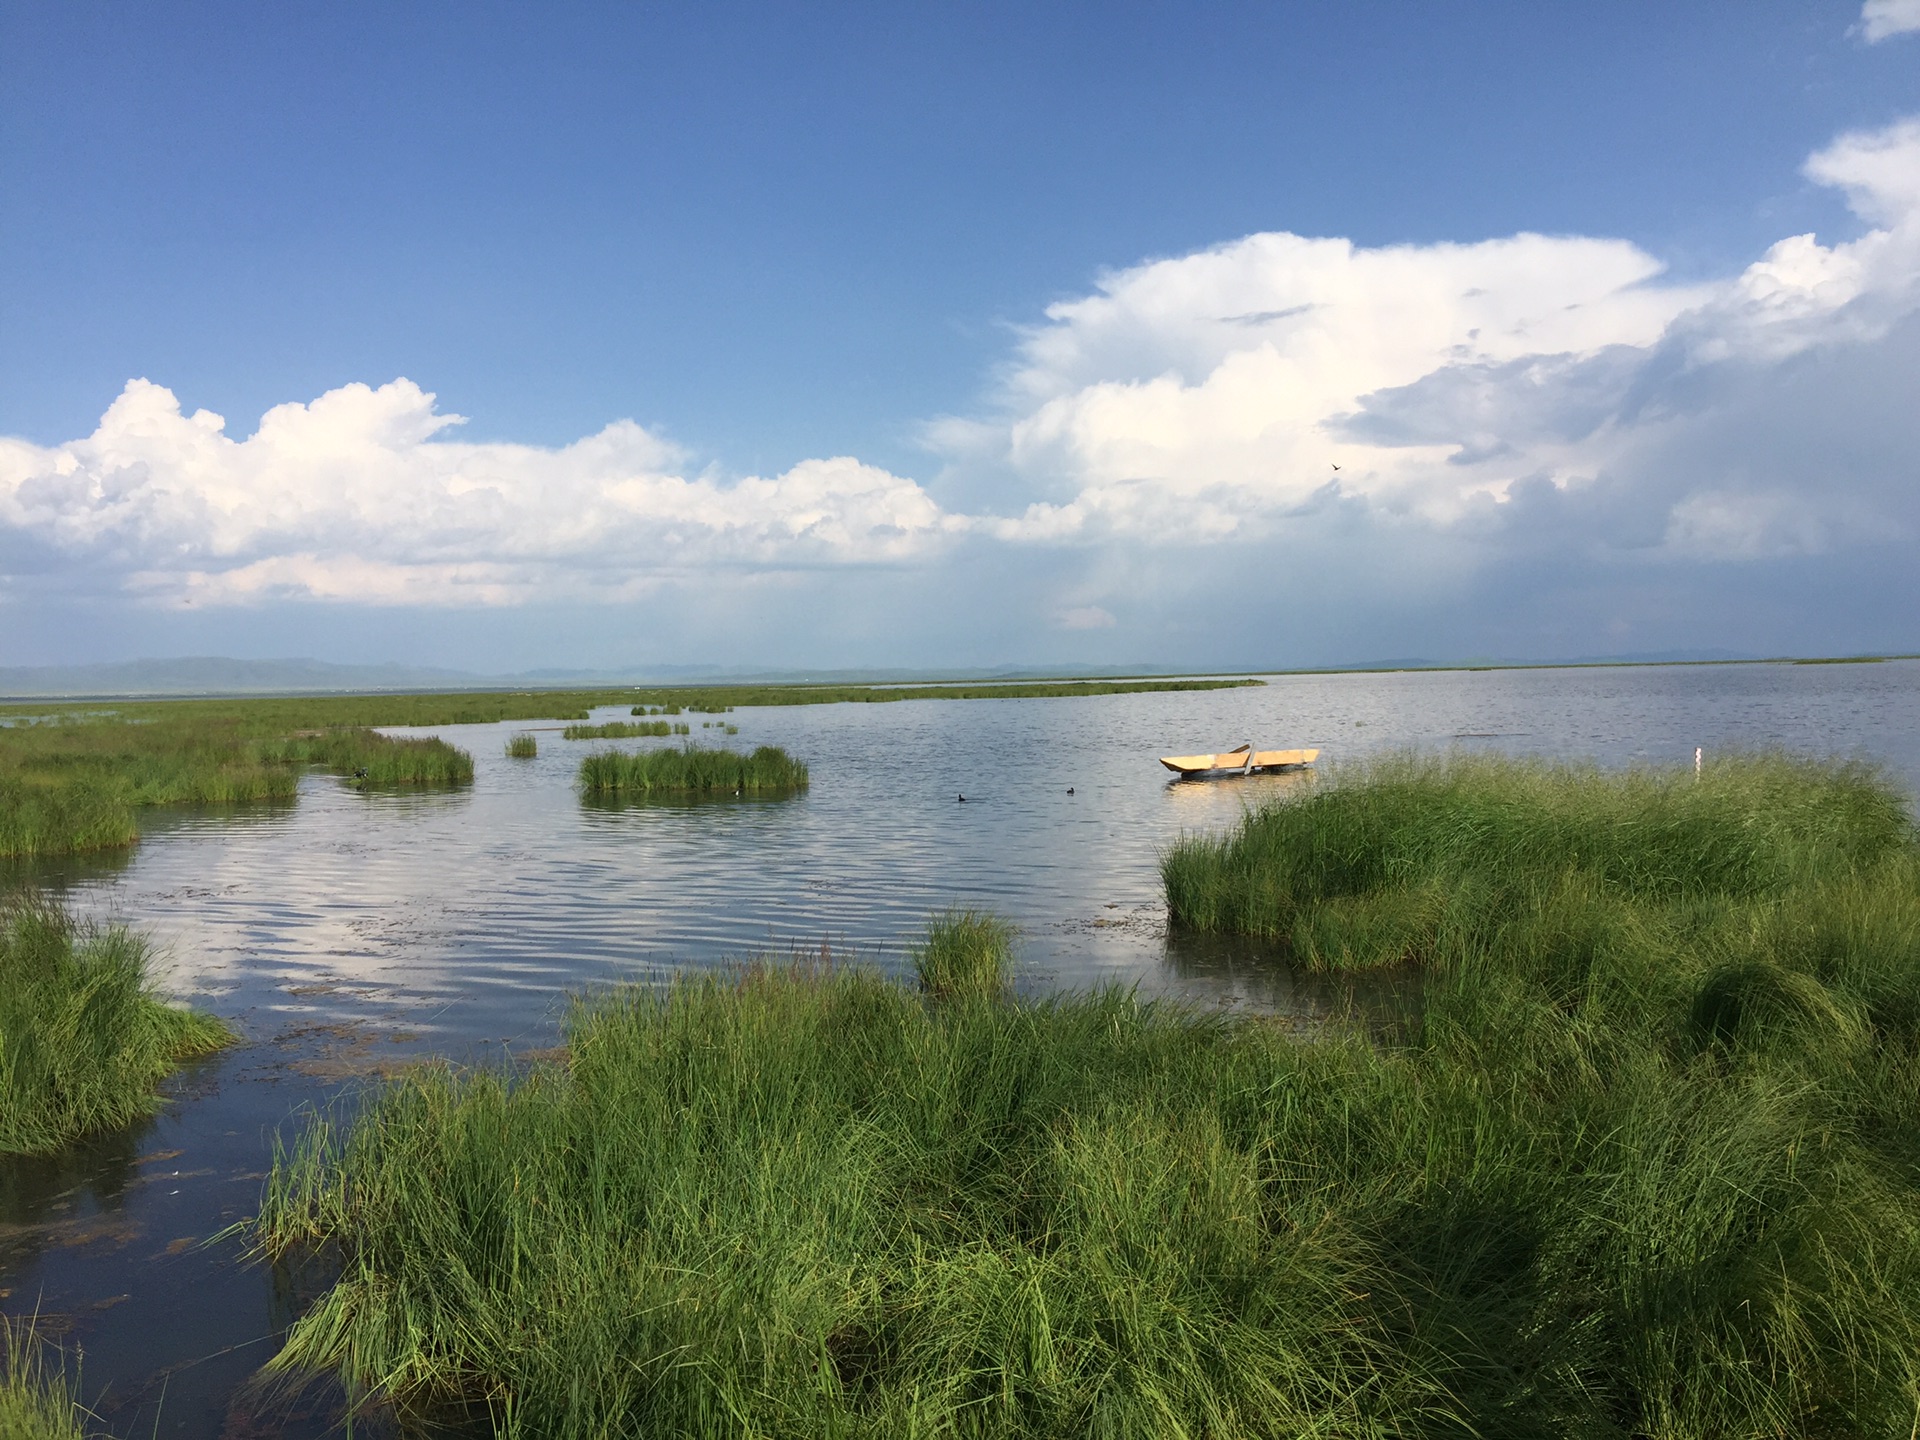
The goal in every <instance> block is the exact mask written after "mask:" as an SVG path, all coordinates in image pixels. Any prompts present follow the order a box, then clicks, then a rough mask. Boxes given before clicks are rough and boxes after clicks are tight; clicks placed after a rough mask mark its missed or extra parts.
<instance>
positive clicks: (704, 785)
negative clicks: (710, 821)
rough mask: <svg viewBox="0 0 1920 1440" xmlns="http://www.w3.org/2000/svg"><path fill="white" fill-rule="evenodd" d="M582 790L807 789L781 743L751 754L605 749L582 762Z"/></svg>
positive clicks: (803, 770) (692, 748) (798, 765)
mask: <svg viewBox="0 0 1920 1440" xmlns="http://www.w3.org/2000/svg"><path fill="white" fill-rule="evenodd" d="M580 786H581V789H583V790H584V791H586V793H588V794H590V795H615V794H618V795H711V794H731V793H738V794H743V795H770V794H792V793H794V792H795V791H799V790H804V789H806V788H807V767H806V764H805V763H804V762H803V761H799V760H795V759H794V758H793V757H792V756H791V755H789V754H787V752H786V751H784V750H782V749H780V748H779V747H778V746H777V745H762V746H761V747H760V748H759V749H757V750H755V751H754V752H753V753H752V754H750V755H742V754H741V753H740V752H739V751H737V750H707V749H702V748H701V747H700V746H697V745H688V746H686V747H684V748H682V749H678V750H645V751H641V752H640V753H638V754H633V755H628V754H622V753H621V752H619V751H617V750H606V751H601V752H599V753H597V754H593V755H589V756H587V758H586V759H584V760H582V761H581V762H580Z"/></svg>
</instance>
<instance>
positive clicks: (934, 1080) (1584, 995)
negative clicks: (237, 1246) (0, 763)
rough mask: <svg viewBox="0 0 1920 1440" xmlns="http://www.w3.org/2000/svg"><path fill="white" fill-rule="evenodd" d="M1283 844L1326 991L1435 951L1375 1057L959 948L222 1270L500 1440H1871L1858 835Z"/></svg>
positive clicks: (662, 1053) (1867, 988)
mask: <svg viewBox="0 0 1920 1440" xmlns="http://www.w3.org/2000/svg"><path fill="white" fill-rule="evenodd" d="M1716 787H1718V788H1716ZM1342 793H1345V794H1346V796H1347V798H1345V799H1338V798H1337V797H1338V796H1340V795H1341V794H1342ZM1436 795H1438V796H1439V797H1440V798H1438V799H1436V798H1435V797H1436ZM1342 806H1345V807H1347V808H1346V809H1342V808H1341V807H1342ZM1314 807H1318V808H1317V809H1316V808H1314ZM1298 809H1299V810H1300V811H1301V812H1303V815H1309V816H1312V817H1314V818H1315V823H1314V824H1305V823H1297V822H1296V819H1295V818H1294V817H1285V818H1279V817H1268V818H1266V819H1264V820H1262V819H1261V817H1256V821H1259V822H1260V823H1264V824H1270V825H1275V826H1277V827H1279V833H1282V834H1285V835H1291V836H1293V839H1292V841H1290V842H1289V845H1287V846H1281V845H1279V844H1278V842H1275V844H1274V846H1273V847H1272V848H1270V849H1269V850H1268V851H1265V852H1261V853H1266V854H1268V855H1269V856H1271V855H1272V854H1275V853H1283V854H1288V855H1291V856H1292V857H1293V858H1292V861H1291V862H1290V863H1289V865H1287V866H1286V867H1282V868H1280V869H1277V870H1268V871H1263V870H1258V869H1249V870H1247V872H1246V873H1247V874H1249V875H1252V876H1255V877H1259V876H1262V875H1265V876H1266V877H1267V882H1266V883H1267V884H1268V887H1269V890H1270V891H1271V892H1272V896H1277V897H1279V898H1277V899H1274V898H1272V897H1271V896H1270V900H1269V902H1268V905H1269V908H1267V909H1264V910H1261V911H1259V912H1257V913H1258V914H1259V915H1261V916H1264V917H1267V918H1266V919H1265V920H1263V922H1262V923H1267V924H1272V925H1277V924H1278V921H1277V920H1275V919H1274V917H1276V916H1280V915H1283V914H1284V915H1285V916H1286V917H1287V926H1286V928H1285V929H1284V930H1283V931H1282V932H1281V933H1289V934H1295V933H1299V934H1303V935H1304V936H1305V938H1306V940H1307V941H1309V942H1311V943H1313V944H1316V945H1320V946H1322V947H1323V949H1322V951H1321V952H1320V953H1321V955H1322V963H1334V960H1335V957H1336V956H1346V957H1347V959H1346V960H1345V961H1343V962H1341V963H1357V962H1358V960H1359V958H1360V957H1362V956H1363V955H1374V956H1380V955H1395V956H1400V957H1402V958H1404V955H1405V953H1406V952H1405V951H1403V950H1401V949H1398V948H1396V947H1395V946H1391V945H1389V946H1386V947H1385V948H1383V949H1382V948H1373V941H1371V940H1367V939H1365V937H1367V936H1377V935H1378V934H1380V933H1383V932H1384V931H1386V930H1391V929H1393V928H1394V927H1400V929H1401V931H1402V932H1403V933H1405V932H1407V929H1408V927H1410V926H1417V925H1419V924H1426V923H1427V922H1428V917H1430V916H1433V915H1437V916H1438V917H1439V919H1438V920H1437V921H1434V922H1433V923H1432V924H1431V926H1430V927H1429V928H1428V929H1427V930H1425V931H1420V932H1419V933H1421V934H1423V935H1425V936H1426V937H1427V939H1426V941H1425V943H1424V948H1422V949H1420V951H1419V953H1418V955H1417V956H1416V958H1417V959H1418V960H1419V961H1420V964H1421V966H1422V968H1421V969H1419V970H1416V971H1415V972H1413V973H1414V974H1415V975H1416V976H1423V977H1424V979H1423V980H1421V981H1420V982H1419V983H1422V984H1423V987H1424V994H1423V997H1422V998H1423V1003H1422V1005H1421V1006H1420V1007H1419V1008H1418V1010H1417V1012H1416V1013H1415V1014H1414V1015H1413V1017H1412V1018H1409V1019H1405V1020H1401V1021H1398V1022H1396V1023H1395V1025H1394V1026H1393V1027H1392V1028H1391V1029H1389V1030H1387V1031H1386V1032H1385V1033H1382V1034H1379V1035H1376V1036H1374V1037H1373V1038H1372V1039H1371V1040H1369V1039H1368V1038H1367V1037H1364V1036H1362V1035H1361V1034H1359V1033H1357V1032H1335V1033H1330V1034H1327V1035H1323V1036H1320V1037H1318V1038H1315V1039H1312V1040H1302V1039H1299V1038H1297V1037H1296V1036H1294V1035H1293V1034H1292V1033H1290V1032H1289V1031H1288V1030H1286V1029H1284V1028H1283V1027H1278V1026H1272V1025H1268V1024H1265V1023H1262V1022H1261V1021H1260V1020H1259V1019H1258V1018H1238V1019H1236V1018H1229V1017H1223V1016H1219V1015H1207V1014H1198V1013H1194V1012H1191V1011H1186V1010H1182V1009H1179V1008H1177V1007H1171V1006H1160V1005H1152V1004H1146V1003H1142V1002H1140V1001H1138V1000H1137V999H1136V998H1134V997H1132V996H1130V995H1127V994H1122V993H1112V992H1107V993H1096V994H1089V995H1078V996H1069V997H1059V998H1055V999H1052V1000H1049V1001H1044V1002H1038V1003H1034V1002H1025V1001H1020V1000H1016V999H1011V998H1008V997H1007V996H1006V994H1005V993H1004V992H1003V991H1001V990H1000V989H999V987H998V986H997V985H995V984H993V983H992V977H993V976H994V974H995V972H996V970H997V968H998V962H997V961H994V962H992V963H989V961H988V959H987V958H986V957H988V956H996V955H1000V954H1003V953H1004V952H1003V951H1002V950H1000V949H999V948H998V947H997V946H996V944H995V943H994V942H993V940H992V938H991V937H990V935H989V934H988V933H987V932H988V931H989V930H990V929H991V925H990V922H984V921H981V922H980V924H979V925H978V926H976V927H975V928H976V929H978V930H979V932H980V934H979V935H978V936H977V937H976V940H977V942H978V943H975V941H969V940H966V931H967V929H968V922H967V918H966V917H947V919H946V920H945V921H944V922H942V923H941V924H940V925H938V926H937V927H936V928H935V930H934V931H933V932H931V933H930V934H929V936H928V940H927V943H926V945H925V946H923V947H922V950H921V952H920V955H919V964H920V969H921V971H922V975H923V980H924V981H928V982H931V983H928V984H927V986H926V990H914V989H909V988H907V987H903V986H900V985H898V984H894V983H890V982H888V981H886V980H884V979H883V978H881V977H879V976H876V975H873V974H871V973H866V972H862V971H859V970H841V971H832V970H819V969H813V970H807V969H802V968H798V967H796V968H789V969H782V968H769V967H758V968H751V969H748V970H746V971H744V972H742V973H740V974H738V975H737V976H734V977H730V978H715V977H705V978H688V979H683V980H682V981H681V982H679V983H678V984H677V985H675V986H674V987H673V988H672V989H671V990H670V991H669V992H668V993H666V994H664V995H662V994H659V993H657V992H651V991H638V990H636V991H629V992H621V993H616V994H614V995H611V996H607V997H604V998H602V999H600V1000H597V1001H595V1002H592V1003H590V1004H586V1005H583V1006H581V1007H580V1008H579V1009H578V1010H577V1011H576V1012H575V1014H574V1016H573V1017H572V1020H571V1022H570V1025H569V1033H568V1044H567V1056H568V1059H567V1061H566V1062H565V1063H556V1064H544V1065H538V1066H536V1067H534V1068H532V1069H531V1070H529V1071H526V1072H524V1073H522V1074H518V1075H503V1074H497V1073H486V1072H479V1073H472V1072H456V1071H452V1070H443V1071H440V1072H437V1073H428V1074H422V1075H418V1076H415V1077H410V1078H409V1079H407V1080H404V1081H402V1082H399V1083H398V1084H396V1085H394V1086H392V1087H390V1088H389V1089H388V1090H386V1091H385V1092H384V1093H383V1094H382V1095H381V1096H380V1097H379V1098H378V1100H377V1101H376V1103H375V1104H374V1105H373V1106H372V1107H371V1108H370V1109H369V1110H367V1111H365V1112H364V1113H363V1114H362V1115H361V1116H360V1118H359V1119H358V1120H357V1121H356V1122H354V1123H352V1124H349V1125H346V1126H342V1127H336V1126H335V1125H333V1124H331V1123H328V1122H326V1121H324V1120H322V1121H317V1122H316V1123H315V1124H314V1125H313V1126H312V1127H311V1128H310V1129H309V1130H308V1131H307V1132H306V1133H305V1134H304V1136H303V1137H302V1138H301V1139H300V1140H299V1141H298V1142H297V1144H296V1145H295V1147H294V1148H293V1150H292V1151H291V1152H289V1153H286V1154H284V1155H282V1156H281V1157H280V1159H279V1160H278V1161H277V1163H276V1165H275V1167H274V1172H273V1176H272V1179H271V1180H270V1182H269V1186H268V1192H267V1196H266V1201H265V1206H264V1210H263V1214H262V1215H261V1217H260V1221H259V1232H258V1233H259V1236H260V1242H261V1244H262V1245H263V1246H264V1247H265V1248H266V1249H268V1250H269V1251H273V1252H281V1251H286V1250H290V1249H298V1248H300V1247H305V1246H314V1245H320V1246H327V1247H333V1248H336V1249H337V1253H339V1254H340V1255H341V1256H343V1257H344V1261H345V1269H344V1273H343V1276H342V1279H341V1281H340V1283H339V1284H338V1285H337V1286H336V1287H335V1288H334V1289H333V1290H332V1291H331V1292H329V1294H328V1295H327V1296H326V1297H325V1298H324V1299H323V1300H322V1301H321V1302H320V1304H319V1305H318V1307H317V1308H316V1309H315V1310H314V1311H313V1312H312V1313H310V1314H309V1315H307V1316H306V1317H305V1318H303V1319H302V1320H301V1321H300V1322H299V1323H298V1324H297V1325H296V1326H295V1327H294V1329H293V1331H292V1332H291V1334H290V1335H289V1338H288V1342H287V1346H286V1349H285V1350H284V1351H283V1353H282V1354H281V1356H280V1357H279V1360H278V1361H277V1362H276V1363H277V1364H279V1365H280V1366H282V1367H291V1368H306V1367H311V1368H317V1369H324V1370H331V1371H336V1372H338V1373H340V1374H343V1375H344V1376H346V1377H347V1378H348V1380H349V1381H350V1382H352V1383H353V1384H355V1385H357V1386H359V1387H360V1388H361V1389H362V1390H363V1391H365V1392H368V1393H371V1394H375V1395H380V1396H387V1397H391V1398H393V1399H395V1400H396V1401H398V1402H399V1403H400V1405H401V1407H402V1408H403V1410H409V1411H413V1412H416V1413H425V1412H430V1411H432V1410H433V1409H434V1408H435V1407H437V1406H443V1405H448V1404H453V1403H456V1402H458V1403H470V1404H478V1405H480V1406H482V1407H483V1408H485V1409H486V1410H488V1411H490V1412H491V1414H492V1416H493V1419H494V1423H495V1426H496V1429H497V1430H498V1432H499V1433H501V1434H505V1435H527V1436H532V1435H542V1436H546V1435H553V1436H574V1435H581V1436H585V1435H594V1436H628V1435H630V1436H644V1435H652V1434H689V1435H742V1436H744V1435H754V1434H759V1435H774V1434H783V1435H838V1436H874V1437H879V1436H893V1435H901V1434H925V1435H960V1436H975V1435H977V1436H983V1437H984V1436H1033V1437H1041V1436H1047V1437H1052V1436H1061V1435H1101V1436H1142V1437H1145V1436H1156V1437H1157V1436H1164V1435H1180V1434H1185V1435H1191V1436H1203V1435H1204V1436H1208V1437H1216V1440H1233V1437H1242V1436H1261V1437H1283V1436H1285V1437H1291V1436H1296V1435H1303V1434H1314V1435H1323V1436H1373V1437H1387V1436H1393V1437H1435V1440H1437V1437H1441V1436H1449V1437H1451V1436H1467V1435H1473V1436H1479V1437H1489V1440H1491V1437H1512V1440H1520V1437H1536V1436H1541V1435H1556V1436H1559V1435H1567V1436H1581V1437H1596V1440H1597V1437H1619V1440H1629V1437H1662V1440H1719V1437H1724V1436H1755V1437H1758V1436H1808V1437H1813V1436H1820V1437H1855V1436H1857V1437H1880V1436H1886V1435H1905V1434H1908V1433H1910V1432H1911V1430H1912V1428H1913V1426H1914V1424H1915V1423H1916V1419H1920V1144H1916V1141H1915V1136H1916V1135H1920V854H1916V848H1915V844H1914V840H1913V837H1912V834H1911V831H1910V828H1909V827H1908V824H1907V822H1906V819H1905V816H1904V813H1903V811H1902V809H1901V806H1900V803H1899V798H1898V797H1897V796H1894V795H1892V794H1891V793H1890V792H1888V791H1887V790H1886V789H1884V788H1883V787H1882V786H1880V785H1878V784H1877V783H1876V782H1874V780H1873V779H1872V777H1870V776H1866V775H1863V774H1860V773H1858V772H1855V771H1850V770H1847V769H1845V768H1833V767H1822V766H1796V765H1792V764H1790V763H1788V762H1784V761H1755V762H1752V764H1751V766H1750V767H1749V768H1747V769H1746V770H1742V771H1738V772H1731V771H1730V772H1728V773H1725V774H1723V775H1722V776H1720V777H1717V778H1715V777H1710V778H1709V779H1708V780H1706V781H1703V782H1702V785H1701V787H1700V789H1699V791H1698V793H1697V794H1695V795H1688V794H1683V793H1681V792H1680V790H1679V788H1678V785H1677V783H1674V784H1669V783H1668V782H1667V781H1664V780H1661V779H1659V778H1657V777H1645V776H1627V777H1601V776H1596V775H1593V774H1591V773H1588V772H1569V771H1557V770H1549V769H1540V768H1538V767H1513V768H1507V767H1498V766H1493V767H1488V766H1479V765H1470V766H1441V767H1437V768H1435V767H1426V768H1423V767H1419V766H1406V767H1402V768H1401V769H1399V770H1393V769H1389V770H1387V771H1383V772H1376V773H1374V774H1373V775H1372V776H1370V777H1369V778H1368V779H1367V780H1366V781H1365V782H1363V783H1359V784H1356V785H1353V786H1352V787H1350V788H1347V787H1343V788H1342V789H1337V790H1333V791H1329V792H1326V793H1324V794H1323V795H1321V796H1319V797H1316V799H1315V800H1313V801H1310V802H1308V803H1307V804H1305V805H1302V806H1300V807H1298ZM1251 823H1252V822H1250V824H1251ZM1289 827H1292V828H1289ZM1316 837H1317V838H1316ZM1289 847H1290V848H1289ZM1435 876H1439V877H1442V883H1439V884H1435V883H1432V882H1433V879H1434V877H1435ZM1375 900H1378V902H1379V904H1380V907H1381V908H1380V913H1379V914H1378V915H1375V916H1373V917H1372V918H1366V917H1365V915H1364V913H1363V912H1364V911H1365V910H1366V907H1367V906H1368V905H1370V904H1372V903H1374V901H1375ZM1383 917H1384V918H1383ZM1410 917H1411V918H1410ZM974 918H975V919H976V920H978V918H979V917H974ZM1302 925H1304V926H1306V927H1307V929H1306V930H1305V931H1304V932H1302V931H1298V930H1297V928H1296V927H1298V926H1302ZM963 941H965V943H961V942H963ZM949 946H953V947H955V948H956V950H957V951H958V952H959V953H962V954H964V955H966V956H968V957H972V958H969V959H967V960H964V961H962V962H960V963H957V964H951V965H949V964H947V963H946V962H940V961H936V960H934V959H933V958H932V957H936V956H939V955H943V954H946V953H947V948H948V947H949ZM1342 946H1345V947H1346V948H1345V949H1341V948H1340V947H1342ZM1356 947H1358V948H1356ZM950 974H958V975H961V976H971V977H976V978H977V979H978V980H980V981H981V982H983V983H973V982H972V981H965V980H963V981H962V982H961V983H953V982H951V981H949V980H948V979H946V978H945V977H946V976H948V975H950ZM929 991H930V992H933V993H928V992H929Z"/></svg>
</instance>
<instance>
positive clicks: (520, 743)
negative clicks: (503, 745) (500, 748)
mask: <svg viewBox="0 0 1920 1440" xmlns="http://www.w3.org/2000/svg"><path fill="white" fill-rule="evenodd" d="M539 753H540V742H539V741H538V740H536V739H535V738H534V737H533V736H532V735H530V734H528V733H527V732H526V731H524V730H523V731H521V732H520V733H519V734H518V735H515V736H513V737H511V738H510V739H509V740H508V741H507V758H508V759H509V760H531V759H533V758H534V757H535V756H536V755H538V754H539Z"/></svg>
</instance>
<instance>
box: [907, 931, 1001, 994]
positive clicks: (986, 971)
mask: <svg viewBox="0 0 1920 1440" xmlns="http://www.w3.org/2000/svg"><path fill="white" fill-rule="evenodd" d="M1012 953H1013V927H1012V926H1011V925H1009V924H1007V923H1006V921H1004V920H1001V919H999V918H998V917H997V916H994V915H989V914H986V913H984V912H982V911H979V910H949V911H947V912H946V914H944V915H940V916H936V917H935V918H934V920H933V922H932V923H931V924H929V925H928V926H927V934H926V938H925V939H924V940H923V941H922V942H921V943H920V944H918V945H916V946H915V947H914V949H913V952H912V957H913V970H914V974H915V975H916V976H918V977H919V980H920V988H921V989H922V990H924V991H926V993H927V994H929V995H936V996H940V997H942V998H951V997H953V996H959V995H979V996H992V995H998V994H1000V993H1001V991H1002V990H1003V989H1004V988H1005V986H1006V981H1007V968H1008V966H1009V964H1010V963H1011V960H1012Z"/></svg>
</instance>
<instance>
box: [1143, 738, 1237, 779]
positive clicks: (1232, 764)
mask: <svg viewBox="0 0 1920 1440" xmlns="http://www.w3.org/2000/svg"><path fill="white" fill-rule="evenodd" d="M1252 758H1253V742H1252V741H1248V742H1247V743H1246V744H1245V745H1237V746H1235V747H1234V748H1233V749H1231V750H1223V751H1221V752H1220V753H1219V754H1217V755H1162V756H1161V757H1160V763H1161V764H1162V765H1164V766H1166V767H1167V769H1169V770H1177V771H1179V772H1180V774H1182V775H1205V774H1206V773H1207V772H1208V771H1209V770H1241V771H1244V770H1245V769H1246V768H1247V761H1248V760H1250V759H1252Z"/></svg>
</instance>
